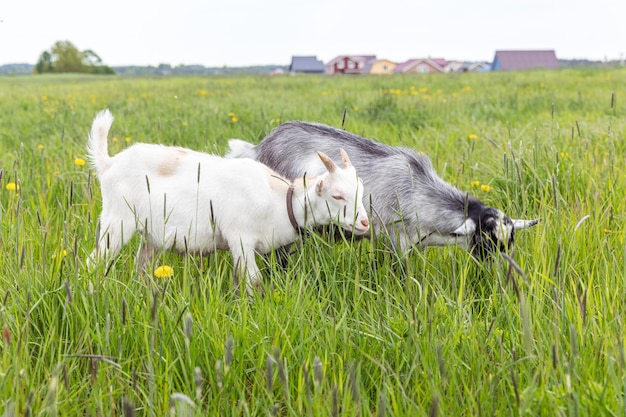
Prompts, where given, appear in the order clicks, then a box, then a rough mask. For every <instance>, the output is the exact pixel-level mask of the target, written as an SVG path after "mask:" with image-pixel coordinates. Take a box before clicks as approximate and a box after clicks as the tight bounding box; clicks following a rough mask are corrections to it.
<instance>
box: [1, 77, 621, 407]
mask: <svg viewBox="0 0 626 417" xmlns="http://www.w3.org/2000/svg"><path fill="white" fill-rule="evenodd" d="M625 82H626V70H624V69H593V70H563V71H552V72H543V71H537V72H528V73H494V74H448V75H434V76H393V77H323V76H320V77H318V76H307V77H305V76H281V77H262V76H259V77H253V76H245V77H243V76H242V77H235V76H234V77H223V78H220V77H189V78H116V77H111V78H106V77H81V76H54V77H23V78H9V77H7V78H0V170H1V171H0V175H1V178H0V186H1V188H0V302H1V304H0V326H2V337H1V339H0V401H1V402H0V413H1V414H2V415H3V416H17V415H28V416H35V415H42V416H48V415H60V416H73V415H106V416H111V415H125V416H133V415H141V416H161V415H166V414H170V413H172V414H175V415H183V416H186V415H197V416H205V415H223V416H229V415H243V416H247V415H255V416H257V415H288V416H302V415H311V416H313V415H314V416H318V415H333V416H335V415H336V416H339V415H341V416H360V415H363V416H365V415H376V416H391V415H394V416H437V415H439V416H487V415H496V416H510V415H532V416H535V415H545V416H587V415H589V416H600V415H608V416H618V415H620V416H623V415H626V363H625V362H626V358H625V353H624V344H625V342H626V337H625V334H624V329H625V323H624V321H626V317H625V316H624V315H625V313H626V245H625V242H624V237H625V234H626V222H625V213H626V175H624V167H625V163H626V106H625V105H624V100H626V89H625V86H626V84H625ZM104 108H110V109H111V111H112V112H113V115H114V116H115V117H116V120H115V122H114V124H113V127H112V132H111V137H110V140H109V151H110V153H112V154H113V153H116V152H119V151H120V150H121V149H123V148H125V147H127V146H129V145H131V144H133V143H136V142H153V143H163V144H175V145H180V146H185V147H189V148H194V149H197V150H201V151H206V152H216V153H220V154H223V153H224V152H225V151H226V144H227V140H228V139H229V138H242V139H247V140H250V141H254V142H257V141H259V140H261V139H262V138H263V137H264V136H265V135H266V134H267V133H269V131H270V130H271V129H272V128H274V127H275V126H276V125H278V124H279V123H281V122H285V121H289V120H308V121H318V122H323V123H327V124H330V125H334V126H337V127H340V126H341V124H342V115H343V113H344V110H345V114H346V117H345V128H346V129H347V130H350V131H353V132H355V133H358V134H362V135H364V136H367V137H370V138H375V139H377V140H379V141H381V142H384V143H388V144H392V145H403V146H409V147H412V148H415V149H418V150H421V151H423V152H426V153H427V154H428V155H430V157H431V158H432V159H433V163H434V165H435V167H436V169H437V171H438V172H439V173H440V175H441V176H442V177H443V178H444V179H445V180H447V181H448V182H450V183H452V184H454V185H456V186H457V187H459V188H461V189H463V190H467V191H469V192H471V193H472V194H474V195H475V196H477V197H478V198H480V199H481V200H483V202H485V203H486V204H489V205H491V206H494V207H497V208H500V209H502V210H503V211H504V212H505V213H507V214H508V215H509V216H511V217H516V218H536V217H540V218H541V219H542V221H541V223H540V224H539V225H537V226H536V227H534V228H532V229H528V230H524V231H522V232H520V233H518V234H517V236H516V246H515V249H514V253H512V254H510V255H512V256H513V258H514V259H515V262H516V264H517V265H519V269H520V270H519V271H515V270H513V269H512V268H511V267H510V265H509V263H507V262H506V261H505V260H504V259H503V258H496V259H495V261H494V262H492V263H490V264H487V265H478V264H477V263H476V262H475V261H474V260H473V259H472V258H471V257H470V256H469V255H468V254H467V253H466V252H464V251H462V250H460V249H458V248H431V249H428V250H426V251H413V252H412V253H411V254H410V256H409V257H408V259H407V274H406V275H403V274H402V273H400V272H399V269H398V268H397V265H398V259H397V257H396V256H395V255H394V254H393V253H390V251H388V250H387V249H385V247H384V246H382V245H380V244H379V243H378V242H377V241H376V240H371V241H369V240H368V241H360V242H352V243H350V242H344V243H337V244H329V243H327V240H326V239H325V238H324V237H323V236H316V235H313V236H311V237H310V238H308V239H307V240H306V241H305V242H304V244H303V246H302V247H301V249H300V250H299V251H297V252H296V253H295V254H294V255H293V256H292V257H291V258H290V259H289V262H288V263H287V265H286V267H284V268H282V267H279V266H277V265H276V263H275V262H274V259H273V258H272V257H268V258H267V259H261V258H259V259H258V262H259V264H260V265H262V266H263V271H264V295H263V296H258V297H256V298H255V300H254V302H252V303H250V302H249V301H248V299H247V298H246V297H241V298H239V297H237V296H236V295H235V293H234V291H233V289H232V270H233V265H232V260H231V259H230V255H229V254H228V253H218V254H215V255H210V256H207V257H204V258H200V257H182V256H178V255H173V254H162V255H161V256H160V258H159V260H158V264H160V265H169V266H171V267H172V268H173V270H174V274H173V275H172V276H171V277H169V278H158V277H146V276H144V275H142V274H139V273H138V272H137V267H136V263H135V256H136V253H137V251H138V249H139V247H140V243H141V242H140V239H139V238H138V237H136V238H135V239H133V240H132V241H131V243H130V244H129V245H127V246H126V247H125V248H124V249H123V250H122V252H121V253H120V255H119V256H118V257H117V259H116V262H115V263H114V265H113V266H112V267H111V269H110V270H109V271H108V272H107V271H106V266H104V265H101V266H98V267H96V268H95V269H94V270H88V269H87V268H86V265H85V259H86V257H87V255H88V254H89V253H90V252H91V251H92V250H93V248H94V246H95V233H96V224H97V218H98V216H99V213H100V190H99V184H98V181H97V178H94V176H93V174H92V173H91V172H90V169H89V165H88V163H87V164H84V161H85V159H86V156H85V154H86V151H85V144H86V136H87V132H88V130H89V128H90V125H91V121H92V120H93V117H94V116H95V114H96V112H98V111H100V110H102V109H104ZM105 273H106V276H105Z"/></svg>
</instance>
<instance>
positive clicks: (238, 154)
mask: <svg viewBox="0 0 626 417" xmlns="http://www.w3.org/2000/svg"><path fill="white" fill-rule="evenodd" d="M228 149H229V151H228V153H227V154H226V158H251V159H256V156H257V153H258V152H257V150H256V147H255V146H254V145H253V144H251V143H250V142H246V141H245V140H241V139H231V140H229V141H228Z"/></svg>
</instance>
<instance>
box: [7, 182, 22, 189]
mask: <svg viewBox="0 0 626 417" xmlns="http://www.w3.org/2000/svg"><path fill="white" fill-rule="evenodd" d="M19 189H20V185H19V184H18V183H15V182H9V183H7V190H9V191H17V190H19Z"/></svg>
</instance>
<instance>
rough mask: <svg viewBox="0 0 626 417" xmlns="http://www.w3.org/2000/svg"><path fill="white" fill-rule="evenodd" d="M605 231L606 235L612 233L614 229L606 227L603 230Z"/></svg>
mask: <svg viewBox="0 0 626 417" xmlns="http://www.w3.org/2000/svg"><path fill="white" fill-rule="evenodd" d="M603 232H604V234H605V235H608V234H609V233H611V232H612V230H611V229H607V228H605V229H604V230H603Z"/></svg>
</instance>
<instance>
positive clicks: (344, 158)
mask: <svg viewBox="0 0 626 417" xmlns="http://www.w3.org/2000/svg"><path fill="white" fill-rule="evenodd" d="M339 153H340V154H341V160H342V161H343V166H344V167H345V168H348V167H349V166H352V162H350V158H348V154H347V153H346V151H344V150H343V148H339Z"/></svg>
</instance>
